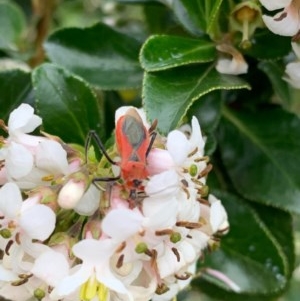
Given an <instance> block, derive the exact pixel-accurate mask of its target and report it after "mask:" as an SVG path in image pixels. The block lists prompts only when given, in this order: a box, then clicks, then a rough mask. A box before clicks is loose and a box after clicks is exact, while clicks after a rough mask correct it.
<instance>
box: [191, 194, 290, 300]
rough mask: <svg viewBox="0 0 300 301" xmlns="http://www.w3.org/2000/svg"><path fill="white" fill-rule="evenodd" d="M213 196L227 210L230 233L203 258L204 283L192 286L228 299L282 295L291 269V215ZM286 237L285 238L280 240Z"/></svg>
mask: <svg viewBox="0 0 300 301" xmlns="http://www.w3.org/2000/svg"><path fill="white" fill-rule="evenodd" d="M213 193H214V194H215V195H216V196H217V197H218V198H220V199H221V200H222V203H223V204H224V206H225V208H226V210H227V213H228V219H229V224H230V231H229V234H227V235H226V236H225V237H223V238H222V239H221V248H220V249H219V250H217V251H216V252H213V253H211V254H209V255H207V257H206V258H205V262H204V263H203V265H202V266H203V267H204V268H203V269H202V273H201V278H202V279H204V280H205V281H204V283H203V282H202V283H201V282H200V283H199V282H198V280H196V282H195V284H198V285H200V287H201V289H203V290H204V291H205V292H207V293H210V294H212V296H219V297H220V296H221V297H222V299H223V298H224V299H227V300H244V295H248V296H251V295H261V296H262V295H275V294H278V293H280V292H282V291H283V289H284V288H285V287H286V285H287V279H288V278H289V277H290V271H291V269H292V266H290V265H289V261H288V258H287V256H288V254H290V253H292V252H293V244H292V243H290V242H288V244H287V245H286V244H285V242H286V241H287V240H288V239H291V236H292V235H291V232H292V222H291V221H292V219H291V216H290V215H288V214H287V213H285V212H282V211H280V210H278V209H274V208H270V207H268V208H266V207H265V208H263V206H261V207H257V208H256V209H253V208H252V207H251V206H250V205H248V204H247V202H246V201H245V200H243V199H240V198H238V197H237V196H235V195H232V194H229V193H225V192H218V191H214V192H213ZM275 221H276V222H275ZM281 225H284V226H283V227H282V226H281ZM286 231H288V232H286ZM287 233H289V234H287ZM286 234H287V238H284V239H282V238H283V237H284V236H285V235H286ZM287 248H288V249H289V250H288V252H287V251H286V249H287ZM207 268H208V269H207ZM211 270H215V271H218V272H221V273H222V274H224V276H226V277H228V279H230V280H231V281H232V283H234V284H235V288H234V287H233V286H230V285H229V284H228V283H229V282H227V283H226V281H223V280H222V278H217V277H215V276H214V274H213V273H212V272H211ZM223 279H224V278H223ZM206 283H210V286H207V285H206ZM229 296H231V298H228V297H229ZM246 300H247V298H246ZM252 300H259V298H258V299H255V298H254V299H253V298H252Z"/></svg>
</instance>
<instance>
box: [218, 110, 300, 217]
mask: <svg viewBox="0 0 300 301" xmlns="http://www.w3.org/2000/svg"><path fill="white" fill-rule="evenodd" d="M219 128H220V130H219V146H220V149H221V154H222V159H223V162H224V164H225V166H226V168H227V172H228V173H229V175H230V177H231V180H232V182H233V184H234V186H235V188H236V189H237V190H238V191H239V192H240V193H241V194H242V195H243V196H245V197H247V198H249V199H251V200H253V201H257V202H261V203H263V204H270V205H273V206H275V207H279V208H283V209H285V210H289V211H291V212H297V213H300V177H299V165H300V157H299V151H300V119H299V118H298V117H297V116H295V115H293V114H289V113H286V112H285V111H283V110H282V109H281V108H278V107H275V108H272V107H271V108H268V109H267V110H260V111H258V112H256V113H251V112H240V113H234V112H233V111H230V110H228V109H226V110H224V111H223V118H222V120H221V123H220V127H219ZM233 141H234V143H233Z"/></svg>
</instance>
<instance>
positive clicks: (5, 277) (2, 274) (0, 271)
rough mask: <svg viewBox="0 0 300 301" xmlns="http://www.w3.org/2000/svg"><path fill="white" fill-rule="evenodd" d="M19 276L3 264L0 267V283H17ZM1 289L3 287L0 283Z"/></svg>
mask: <svg viewBox="0 0 300 301" xmlns="http://www.w3.org/2000/svg"><path fill="white" fill-rule="evenodd" d="M18 278H19V277H18V275H16V274H15V273H13V272H12V271H10V270H7V269H5V268H4V267H3V266H2V264H1V265H0V281H15V280H18ZM0 287H2V285H1V283H0Z"/></svg>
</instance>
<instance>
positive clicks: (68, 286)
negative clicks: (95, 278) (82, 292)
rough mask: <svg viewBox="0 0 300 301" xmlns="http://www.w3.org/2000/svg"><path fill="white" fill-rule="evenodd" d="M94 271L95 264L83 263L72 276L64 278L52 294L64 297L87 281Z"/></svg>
mask: <svg viewBox="0 0 300 301" xmlns="http://www.w3.org/2000/svg"><path fill="white" fill-rule="evenodd" d="M92 273H93V266H88V265H81V267H80V269H79V270H78V271H76V272H75V273H74V274H72V275H71V276H67V277H65V278H64V279H62V280H61V281H60V282H59V283H58V284H57V286H56V287H55V289H54V290H53V291H52V293H51V296H55V297H56V296H58V297H64V296H68V295H69V294H70V293H72V292H74V291H75V290H76V289H77V288H78V287H80V286H81V285H82V284H83V283H85V282H86V281H87V280H88V279H89V277H90V276H91V275H92Z"/></svg>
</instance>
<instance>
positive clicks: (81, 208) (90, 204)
mask: <svg viewBox="0 0 300 301" xmlns="http://www.w3.org/2000/svg"><path fill="white" fill-rule="evenodd" d="M100 198H101V191H100V190H99V189H98V188H97V187H95V186H94V185H91V186H90V187H89V189H88V190H87V191H86V192H85V193H84V195H83V196H82V198H81V199H80V201H79V202H78V204H77V205H76V206H75V208H74V210H75V211H76V212H77V213H79V214H80V215H86V216H90V215H92V214H93V213H94V212H95V211H96V210H97V209H98V208H99V205H100V204H99V202H100Z"/></svg>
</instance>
